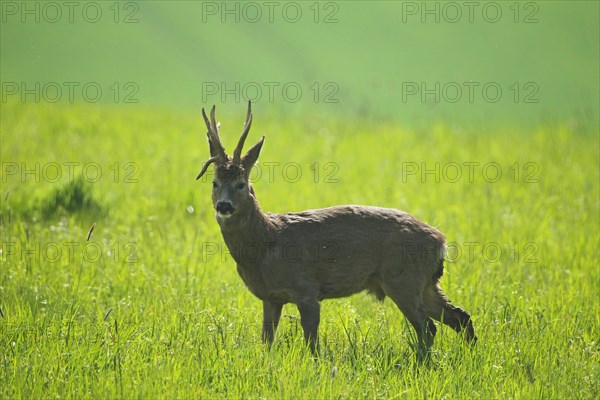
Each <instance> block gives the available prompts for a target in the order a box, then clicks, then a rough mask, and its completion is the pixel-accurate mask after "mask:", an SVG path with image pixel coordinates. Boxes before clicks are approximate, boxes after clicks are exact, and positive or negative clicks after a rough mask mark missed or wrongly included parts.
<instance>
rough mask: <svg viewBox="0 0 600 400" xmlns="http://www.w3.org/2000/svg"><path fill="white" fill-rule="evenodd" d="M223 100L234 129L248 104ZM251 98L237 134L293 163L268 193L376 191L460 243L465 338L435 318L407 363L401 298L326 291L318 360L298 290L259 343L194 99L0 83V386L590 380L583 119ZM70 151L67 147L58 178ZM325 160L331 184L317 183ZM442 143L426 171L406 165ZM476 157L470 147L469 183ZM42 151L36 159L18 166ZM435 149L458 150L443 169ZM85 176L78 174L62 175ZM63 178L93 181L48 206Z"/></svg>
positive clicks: (366, 198) (583, 389) (50, 392)
mask: <svg viewBox="0 0 600 400" xmlns="http://www.w3.org/2000/svg"><path fill="white" fill-rule="evenodd" d="M218 113H219V115H220V120H221V122H222V126H223V129H222V136H223V138H224V142H225V144H226V147H227V148H231V146H232V145H233V144H234V143H236V141H237V135H238V134H239V133H240V132H239V129H238V128H240V127H241V121H242V119H243V115H244V109H243V107H241V109H240V107H239V105H237V106H230V105H227V106H220V107H218ZM254 115H255V123H254V125H253V130H252V132H251V133H250V138H249V142H254V141H256V140H258V138H259V137H260V136H259V135H262V134H266V135H267V140H266V142H265V146H264V147H263V153H262V155H261V159H260V162H261V163H262V165H263V166H264V165H265V163H266V162H279V163H281V164H280V166H283V165H284V164H285V163H286V162H290V161H293V162H296V163H298V165H299V166H300V168H301V171H302V177H301V178H300V179H299V180H298V181H297V182H291V179H290V176H289V175H287V176H283V175H282V168H279V167H277V168H275V170H274V171H275V173H274V174H268V173H266V171H267V169H266V168H264V171H265V174H264V175H262V176H261V179H259V180H257V181H256V182H255V188H256V191H257V193H258V196H259V199H260V200H261V205H262V207H263V209H264V210H268V211H274V212H284V211H299V210H302V209H306V208H318V207H324V206H329V205H333V204H344V203H358V204H370V205H378V206H386V207H396V208H399V209H403V210H405V211H407V212H409V213H411V214H413V215H415V216H417V217H419V218H420V219H423V220H424V221H427V222H429V223H430V224H432V225H434V226H436V227H438V228H439V229H440V230H442V231H443V232H444V233H445V234H446V235H447V237H448V240H449V241H450V242H451V243H454V249H457V248H458V249H459V250H460V251H461V253H459V254H458V253H456V250H454V251H453V252H452V251H451V254H450V256H451V260H450V261H449V262H448V263H447V273H446V274H445V275H444V277H443V278H442V286H443V287H444V288H445V290H446V292H447V294H448V295H449V297H450V298H451V299H452V300H453V302H454V303H456V304H458V305H460V306H462V307H463V308H465V309H466V310H468V311H469V312H470V313H471V315H472V316H473V319H474V323H475V329H476V332H477V334H478V336H479V343H478V344H477V346H476V347H475V348H474V349H470V348H468V346H465V345H464V343H463V342H462V341H461V340H460V339H459V337H458V336H457V335H456V334H455V333H454V332H453V331H451V330H450V329H447V328H445V327H443V326H440V328H439V330H438V336H437V338H436V342H435V345H434V348H433V354H432V360H431V363H429V365H418V364H417V362H416V359H415V355H414V352H413V351H412V349H411V346H410V344H411V342H412V341H413V340H414V337H413V336H414V335H413V332H412V330H411V328H410V327H409V326H408V324H407V322H406V321H405V319H404V317H403V316H402V314H401V313H400V312H399V311H398V310H397V308H396V307H395V306H394V305H393V304H392V303H391V302H390V301H389V299H388V300H386V301H385V302H384V304H383V305H381V304H378V303H376V302H375V301H373V299H372V298H370V297H368V296H367V295H364V294H359V295H356V296H353V297H351V298H347V299H339V300H329V301H325V302H324V303H323V307H322V310H323V311H322V324H321V329H320V333H321V340H322V358H321V360H320V361H319V362H316V361H314V360H313V359H311V357H310V355H309V354H308V352H307V351H306V349H305V348H304V344H303V340H302V334H301V328H300V324H299V317H298V312H297V310H296V309H295V307H293V306H290V305H288V306H286V307H285V308H284V316H283V318H282V322H281V325H280V328H279V331H278V334H277V338H276V343H275V346H274V347H273V348H272V349H271V350H270V351H268V350H267V349H266V348H265V347H264V346H263V345H262V344H261V343H260V324H261V311H262V307H261V304H260V302H259V301H258V300H257V299H256V298H254V297H253V296H252V295H251V294H250V293H249V291H248V290H247V289H246V288H245V287H244V285H243V283H242V281H241V279H240V278H239V277H238V276H237V273H236V270H235V265H234V262H233V260H232V259H231V257H230V256H229V255H228V254H227V252H226V250H225V248H224V245H223V243H222V239H221V237H220V233H219V230H218V226H217V223H216V221H215V220H214V216H213V211H212V207H211V203H210V184H209V183H208V181H206V182H196V181H195V180H194V178H195V175H196V174H197V172H198V171H199V168H200V167H201V165H202V162H203V161H204V160H205V159H206V158H207V157H208V148H207V146H206V142H205V139H204V128H203V123H202V121H201V117H200V115H199V114H198V113H193V114H192V113H187V112H185V111H181V112H168V111H159V110H156V109H144V108H134V109H126V108H117V107H110V106H91V105H87V106H70V107H67V106H60V105H48V104H45V105H44V104H42V105H32V104H27V105H23V104H19V103H14V102H9V103H6V104H3V109H2V121H1V129H2V133H3V135H2V148H1V156H2V162H3V168H2V177H1V178H2V193H1V196H2V206H1V228H0V230H1V233H2V255H1V257H2V267H1V269H0V307H1V310H2V314H3V317H0V348H1V349H2V351H1V352H0V381H1V382H2V385H1V389H0V397H2V398H58V397H66V398H176V397H178V398H367V397H368V398H375V397H381V398H410V399H412V398H442V397H443V398H506V397H509V398H527V399H530V398H539V399H542V398H544V399H546V398H590V399H593V398H598V396H599V395H600V385H599V383H598V382H600V367H599V365H600V344H599V341H598V338H599V332H600V309H599V308H598V303H597V296H598V293H599V292H600V272H599V269H598V259H599V250H598V243H599V240H600V232H599V228H598V220H599V217H600V213H599V201H600V193H599V189H600V187H599V181H600V179H599V178H600V176H599V171H598V162H599V150H598V148H599V139H598V135H597V131H594V130H589V131H582V130H581V129H576V128H575V127H573V126H571V125H568V124H565V125H560V124H556V125H546V126H543V127H539V128H537V129H533V130H529V131H522V130H519V129H514V130H512V131H510V130H498V131H490V132H488V133H487V134H486V135H481V134H480V132H476V131H458V130H454V129H453V128H452V127H450V126H444V125H440V126H436V127H431V128H430V129H427V130H415V129H413V128H407V127H406V126H402V125H398V124H395V123H391V122H390V123H387V122H379V123H377V122H374V121H373V120H370V119H360V118H358V119H338V118H334V117H327V116H325V114H324V113H323V114H316V115H314V114H313V115H311V118H310V119H303V118H298V119H295V118H290V117H279V118H278V117H275V114H274V113H271V112H270V111H269V107H268V106H266V105H260V106H257V107H255V110H254ZM66 162H73V163H79V164H77V165H75V166H74V172H75V173H74V174H73V177H72V179H70V177H69V176H67V168H66V166H65V163H66ZM315 162H318V163H319V168H318V169H319V171H320V174H319V177H318V178H317V179H315V175H314V171H313V170H311V169H310V167H311V165H313V164H314V163H315ZM328 162H330V163H333V164H331V165H334V166H335V168H337V169H336V170H335V174H334V176H329V178H334V179H336V180H337V182H326V177H327V176H328V175H327V174H328V173H331V171H333V170H326V169H325V163H328ZM436 162H437V163H440V182H439V183H437V182H435V177H434V176H433V175H431V174H430V175H426V176H425V179H424V180H423V179H421V178H420V177H419V175H406V168H409V167H414V166H415V165H417V166H418V167H419V168H421V166H422V164H421V163H425V165H424V166H425V167H427V168H430V169H431V168H433V167H434V166H435V163H436ZM469 162H479V163H480V164H479V166H477V167H474V176H473V179H472V181H471V180H470V179H469V177H468V176H467V169H466V167H464V166H465V165H466V164H464V163H469ZM13 163H15V164H16V168H17V169H18V173H17V174H13V173H12V171H13V170H12V169H11V168H14V167H15V164H13ZM23 163H24V164H23ZM36 163H39V166H40V167H39V171H40V172H39V174H37V173H31V174H29V175H26V176H24V177H23V176H21V175H20V172H22V168H23V165H24V166H25V167H26V168H28V169H34V168H35V165H36ZM51 163H58V164H59V165H60V166H61V167H62V173H63V174H62V176H61V177H60V178H59V179H54V174H51V172H52V171H51V170H50V168H51V167H50V166H51V165H54V164H51ZM449 163H457V164H458V165H460V166H463V167H462V168H463V169H462V172H463V177H462V178H461V179H459V180H458V181H457V182H451V180H453V177H454V174H451V172H452V171H450V169H449V166H450V165H454V164H449ZM487 163H496V164H493V165H494V166H499V167H500V168H501V169H502V176H501V177H500V178H499V180H498V181H497V182H491V178H493V175H494V174H493V173H492V170H489V171H487V172H488V173H489V174H488V175H485V176H484V175H482V173H483V166H485V165H487ZM516 163H518V164H516ZM83 167H86V168H87V170H85V168H83ZM444 168H445V169H444ZM98 170H100V171H101V173H102V174H101V176H100V177H99V178H98V179H97V181H96V178H97V174H95V173H94V171H98ZM516 170H518V171H520V172H519V174H515V171H516ZM403 171H404V174H403ZM442 171H445V175H442ZM80 175H81V176H83V177H84V180H86V183H87V184H86V185H81V187H78V186H77V185H75V186H77V187H76V188H74V187H73V183H72V182H73V181H75V182H77V180H78V179H80V178H78V177H79V176H80ZM36 176H37V178H39V179H37V180H38V181H37V182H36ZM24 178H25V179H24ZM315 180H316V181H317V182H315ZM50 181H53V182H50ZM91 181H94V182H91ZM270 181H272V182H270ZM69 193H71V194H72V193H78V196H79V197H78V198H80V199H85V201H79V202H75V203H74V205H72V207H71V206H70V207H63V210H62V212H61V213H59V214H58V215H54V214H50V215H48V213H44V212H43V207H42V206H41V205H43V204H45V202H48V201H49V199H50V200H52V201H58V202H59V203H60V201H64V199H66V198H70V197H69V196H70V195H69ZM57 199H58V200H57ZM60 199H62V200H60ZM65 204H66V203H65ZM68 204H71V203H68ZM90 205H92V206H90ZM93 205H100V206H99V207H101V210H99V209H98V208H96V207H94V206H93ZM93 223H95V224H96V225H95V229H94V231H93V235H92V236H91V238H90V240H89V242H87V241H86V239H87V236H88V231H89V229H90V227H91V226H92V224H93ZM470 243H473V244H470ZM71 249H72V251H70V250H71ZM215 249H217V250H218V251H217V254H212V253H213V250H215ZM469 249H472V252H471V254H469ZM484 249H486V251H484ZM498 250H499V251H500V253H497V251H498Z"/></svg>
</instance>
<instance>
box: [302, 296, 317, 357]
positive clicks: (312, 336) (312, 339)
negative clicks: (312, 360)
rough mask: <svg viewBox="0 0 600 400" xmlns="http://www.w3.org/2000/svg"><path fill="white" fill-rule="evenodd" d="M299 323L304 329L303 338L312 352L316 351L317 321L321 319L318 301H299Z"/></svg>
mask: <svg viewBox="0 0 600 400" xmlns="http://www.w3.org/2000/svg"><path fill="white" fill-rule="evenodd" d="M298 311H300V324H301V325H302V329H303V330H304V340H305V341H306V344H307V345H308V347H309V348H310V351H311V352H312V353H313V354H316V353H317V352H318V348H319V343H318V342H319V336H318V334H319V322H320V320H321V306H320V304H319V302H317V301H315V302H311V303H300V304H298Z"/></svg>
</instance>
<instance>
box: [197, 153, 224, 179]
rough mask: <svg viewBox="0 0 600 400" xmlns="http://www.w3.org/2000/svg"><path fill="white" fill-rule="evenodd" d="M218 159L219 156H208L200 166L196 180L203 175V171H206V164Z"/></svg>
mask: <svg viewBox="0 0 600 400" xmlns="http://www.w3.org/2000/svg"><path fill="white" fill-rule="evenodd" d="M218 159H219V156H214V157H211V158H209V159H208V160H207V161H206V162H205V163H204V166H203V167H202V169H201V170H200V173H199V174H198V176H197V177H196V180H198V179H200V178H202V175H204V173H205V172H206V170H207V169H208V166H209V165H210V164H212V163H214V162H215V161H217V160H218Z"/></svg>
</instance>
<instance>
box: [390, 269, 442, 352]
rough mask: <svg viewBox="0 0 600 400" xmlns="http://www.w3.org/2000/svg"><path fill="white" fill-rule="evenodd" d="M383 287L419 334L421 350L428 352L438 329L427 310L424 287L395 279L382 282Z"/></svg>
mask: <svg viewBox="0 0 600 400" xmlns="http://www.w3.org/2000/svg"><path fill="white" fill-rule="evenodd" d="M381 287H382V288H383V291H384V292H385V294H386V295H387V296H388V297H390V298H391V299H392V300H393V301H394V303H396V305H397V306H398V308H399V309H400V311H402V314H404V316H405V317H406V319H408V322H410V324H411V325H412V326H413V328H414V329H415V331H416V332H417V338H418V341H419V343H418V344H419V349H420V350H421V351H424V352H427V351H428V350H429V348H430V347H431V346H432V345H433V338H434V337H435V333H436V327H435V325H434V323H433V321H432V320H431V319H430V318H429V316H428V314H427V312H426V310H425V305H424V304H423V300H422V298H421V292H422V286H421V285H418V284H417V285H415V282H412V281H410V280H400V279H393V280H385V281H382V282H381Z"/></svg>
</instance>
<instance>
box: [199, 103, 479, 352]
mask: <svg viewBox="0 0 600 400" xmlns="http://www.w3.org/2000/svg"><path fill="white" fill-rule="evenodd" d="M203 115H204V118H205V121H206V125H207V127H208V138H209V144H210V151H211V159H210V160H209V161H208V162H207V163H206V164H205V165H204V167H203V169H202V171H201V173H200V174H199V175H198V177H200V176H202V174H203V173H204V172H205V171H206V168H207V167H208V165H209V164H210V163H212V162H215V163H216V167H215V179H214V181H213V204H214V206H215V209H216V211H217V221H218V223H219V225H220V228H221V233H222V235H223V239H224V240H225V243H226V245H227V247H228V249H229V251H230V252H231V254H232V256H233V258H234V259H235V261H236V263H237V269H238V272H239V274H240V276H241V277H242V279H243V281H244V283H245V284H246V286H247V287H248V289H249V290H250V291H251V292H252V293H253V294H254V295H255V296H256V297H258V298H259V299H261V300H262V301H263V312H264V315H263V332H262V336H263V340H264V341H265V342H268V343H271V342H272V341H273V337H274V333H275V330H276V329H277V324H278V322H279V318H280V316H281V309H282V307H283V305H284V304H286V303H293V304H296V305H297V306H298V309H299V311H300V318H301V324H302V328H303V330H304V336H305V339H306V341H307V343H308V344H309V345H310V347H311V350H313V351H315V349H316V343H317V331H318V325H319V315H320V305H319V302H320V301H321V300H323V299H329V298H337V297H346V296H350V295H352V294H354V293H357V292H361V291H364V290H367V291H369V292H371V293H373V294H374V295H375V296H376V297H377V298H378V299H379V300H383V299H384V298H385V297H386V296H387V297H390V298H391V299H392V300H393V301H394V302H395V303H396V305H397V306H398V307H399V308H400V310H401V311H402V312H403V313H404V315H405V316H406V318H407V319H408V320H409V322H410V323H411V324H412V325H413V327H414V328H415V330H416V331H417V334H418V337H419V344H420V345H421V346H422V347H423V348H428V347H429V346H431V344H432V342H433V337H434V335H435V325H434V324H433V323H432V321H431V320H430V318H433V319H436V320H438V321H442V322H444V323H445V324H447V325H449V326H450V327H452V328H453V329H455V330H456V331H463V330H464V331H465V334H466V337H467V339H469V340H472V341H475V340H476V337H475V333H474V331H473V325H472V323H471V319H470V316H469V315H468V314H467V313H466V312H465V311H463V310H462V309H460V308H458V307H454V306H453V305H452V304H451V303H450V302H449V301H448V299H447V298H446V297H445V296H444V294H443V292H442V290H441V288H440V286H439V283H438V281H439V279H440V277H441V276H442V272H443V260H444V253H445V248H446V244H445V238H444V235H443V234H441V233H440V232H439V231H437V230H436V229H434V228H432V227H431V226H429V225H427V224H426V223H424V222H421V221H419V220H418V219H416V218H414V217H412V216H410V215H408V214H406V213H404V212H401V211H398V210H395V209H389V208H380V207H368V206H357V205H348V206H336V207H330V208H323V209H317V210H308V211H303V212H298V213H286V214H271V213H263V212H262V211H261V210H260V207H259V205H258V200H257V198H256V195H255V192H254V189H253V188H252V186H251V185H250V184H249V182H248V177H249V172H250V169H251V168H252V166H253V165H254V163H255V162H256V159H257V158H258V155H259V153H260V150H261V148H262V144H263V141H264V137H263V139H262V140H261V141H260V142H258V143H257V144H256V145H255V146H254V147H253V148H251V149H250V150H249V151H248V153H247V154H246V155H245V156H244V157H241V148H242V146H243V143H244V140H245V138H246V135H247V134H248V131H249V129H250V125H251V122H252V114H251V112H250V105H248V116H247V119H246V125H245V129H244V132H243V133H242V138H241V139H240V142H239V143H238V147H237V148H236V150H235V151H234V155H233V158H231V157H229V156H227V155H226V154H225V151H224V149H223V147H222V145H221V143H220V139H219V136H218V129H219V126H218V125H217V124H216V122H215V118H214V107H213V110H212V112H211V121H209V119H208V118H207V117H206V114H205V113H204V110H203Z"/></svg>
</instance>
